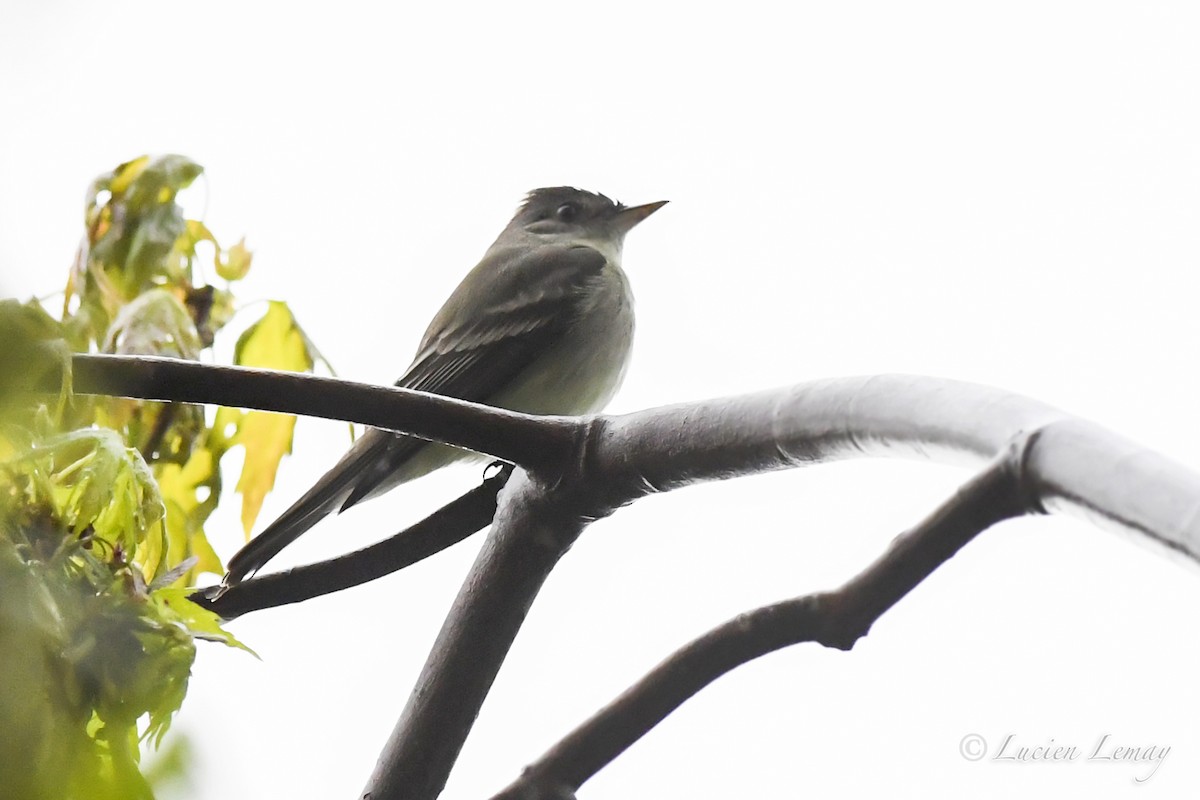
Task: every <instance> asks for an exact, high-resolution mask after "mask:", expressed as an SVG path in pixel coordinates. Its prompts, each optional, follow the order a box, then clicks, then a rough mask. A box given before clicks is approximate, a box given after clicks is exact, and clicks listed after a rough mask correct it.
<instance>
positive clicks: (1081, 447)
mask: <svg viewBox="0 0 1200 800" xmlns="http://www.w3.org/2000/svg"><path fill="white" fill-rule="evenodd" d="M597 428H598V431H597V433H596V435H595V436H594V441H593V446H592V449H591V452H590V455H589V457H590V459H591V468H592V469H593V470H594V471H595V473H596V474H598V475H603V476H605V477H604V479H603V480H604V482H605V485H606V487H607V489H608V492H609V494H608V496H607V497H606V502H607V503H608V504H609V505H611V506H612V507H616V506H617V505H620V504H622V503H628V502H631V501H632V500H635V499H637V498H639V497H642V496H644V495H646V494H649V493H652V492H658V491H668V490H671V489H675V488H678V487H680V486H686V485H690V484H693V483H697V482H700V481H708V480H723V479H726V478H731V477H736V476H738V475H748V474H752V473H756V472H765V471H768V470H777V469H786V468H792V467H799V466H809V465H812V464H817V463H824V462H828V461H836V460H840V459H844V458H857V457H863V456H901V457H908V458H912V457H918V458H923V459H931V460H935V461H942V462H966V463H967V464H973V465H982V464H986V463H987V462H988V461H990V460H991V459H993V458H995V457H996V455H997V454H998V453H1000V452H1002V451H1003V450H1004V449H1005V447H1007V445H1008V443H1009V442H1010V441H1012V440H1013V438H1014V437H1016V436H1018V435H1021V434H1022V433H1032V432H1034V431H1036V432H1037V434H1038V439H1039V443H1038V447H1037V448H1035V449H1034V451H1033V454H1032V455H1031V458H1033V459H1034V463H1032V464H1031V465H1030V466H1031V468H1032V470H1033V472H1035V473H1036V474H1037V475H1038V480H1039V481H1040V482H1041V485H1040V487H1039V495H1040V496H1041V498H1042V500H1043V503H1044V504H1045V507H1046V509H1047V510H1048V511H1052V512H1066V513H1070V514H1072V515H1075V516H1078V517H1081V518H1083V519H1085V520H1087V521H1088V522H1091V523H1099V524H1101V525H1104V526H1106V527H1109V528H1112V529H1116V530H1119V531H1122V532H1125V533H1133V534H1135V535H1136V536H1137V537H1138V538H1140V539H1142V540H1143V541H1149V542H1151V543H1152V544H1155V545H1159V546H1160V549H1164V550H1166V551H1167V553H1168V554H1169V555H1175V556H1178V555H1183V556H1186V557H1187V559H1188V560H1189V561H1190V562H1191V563H1192V564H1193V565H1194V564H1195V563H1196V562H1197V561H1200V475H1198V474H1197V473H1196V472H1194V471H1193V470H1191V469H1188V468H1187V467H1184V466H1182V465H1180V464H1178V463H1177V462H1175V461H1172V460H1171V459H1169V458H1166V457H1165V456H1163V455H1160V454H1158V453H1155V452H1154V451H1152V450H1149V449H1147V448H1146V447H1143V446H1142V445H1139V444H1137V443H1136V442H1133V441H1130V440H1129V439H1126V438H1124V437H1122V436H1118V435H1117V434H1115V433H1112V432H1111V431H1108V430H1105V429H1104V428H1102V427H1100V426H1099V425H1096V424H1094V423H1091V422H1087V421H1085V420H1082V419H1079V418H1077V417H1073V416H1071V415H1069V414H1067V413H1066V412H1063V411H1060V410H1058V409H1056V408H1054V407H1052V406H1048V405H1045V404H1043V403H1040V402H1038V401H1036V400H1031V399H1029V398H1027V397H1022V396H1021V395H1017V394H1013V393H1011V392H1006V391H1003V390H1001V389H995V388H992V387H990V386H981V385H978V384H972V383H964V382H961V381H949V380H939V379H936V378H926V377H921V376H917V375H876V376H867V377H854V378H834V379H829V380H823V381H813V382H811V383H803V384H798V385H796V386H792V387H787V388H780V389H773V390H770V391H766V392H759V393H756V394H747V395H741V396H738V397H727V398H719V399H715V400H705V401H701V402H697V403H688V404H683V405H676V406H666V407H663V408H655V409H649V410H647V411H640V412H637V413H634V414H627V415H624V416H618V417H602V418H600V419H599V420H598V421H597Z"/></svg>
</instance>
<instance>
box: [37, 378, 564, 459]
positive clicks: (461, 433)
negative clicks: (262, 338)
mask: <svg viewBox="0 0 1200 800" xmlns="http://www.w3.org/2000/svg"><path fill="white" fill-rule="evenodd" d="M72 361H73V368H74V385H73V388H74V390H75V391H76V392H79V393H80V394H105V395H114V396H118V397H133V398H138V399H142V400H162V401H174V402H180V403H207V404H212V405H222V406H235V407H239V408H253V409H258V410H260V411H277V412H280V413H285V414H304V415H306V416H310V417H323V418H325V419H336V420H342V421H344V422H358V423H361V424H363V425H370V426H372V427H376V428H386V429H389V430H394V431H399V432H402V433H407V434H411V435H413V436H417V437H419V438H422V439H427V440H430V441H435V442H442V443H443V444H449V445H453V446H455V447H462V448H464V449H467V450H474V451H476V452H479V453H486V454H488V455H490V456H494V457H495V458H499V459H502V460H504V461H509V462H512V463H515V464H521V465H522V466H526V467H528V468H531V469H541V470H546V471H553V470H556V469H561V468H562V466H563V464H564V459H566V458H569V457H570V455H571V454H572V452H573V451H574V448H575V439H576V437H577V436H578V431H579V420H578V419H576V418H572V417H538V416H533V415H530V414H519V413H517V412H515V411H506V410H503V409H498V408H491V407H489V406H484V405H480V404H478V403H468V402H465V401H463V400H455V399H452V398H449V397H443V396H441V395H436V394H429V393H427V392H416V391H413V390H411V389H401V388H399V387H397V386H372V385H370V384H366V383H356V382H354V381H346V380H339V379H336V378H325V377H320V376H317V375H305V374H303V373H298V372H279V371H276V370H266V369H249V368H247V367H226V366H217V365H214V364H201V363H199V362H196V361H185V360H182V359H174V358H157V357H152V356H114V355H94V354H93V355H80V354H76V355H75V356H74V358H73V360H72ZM52 377H53V378H54V381H55V382H54V384H53V385H47V386H45V387H44V388H45V389H46V390H47V391H51V392H57V391H58V384H57V380H58V376H52Z"/></svg>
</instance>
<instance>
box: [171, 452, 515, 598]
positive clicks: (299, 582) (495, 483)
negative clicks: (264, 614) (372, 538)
mask: <svg viewBox="0 0 1200 800" xmlns="http://www.w3.org/2000/svg"><path fill="white" fill-rule="evenodd" d="M511 473H512V467H507V466H506V467H505V468H504V469H503V470H502V471H501V472H500V473H498V474H496V475H493V476H491V477H490V478H487V479H486V480H484V482H483V483H482V484H481V485H480V486H476V487H475V488H474V489H472V490H471V491H469V492H467V493H466V494H464V495H463V496H462V497H459V498H458V499H456V500H454V501H452V502H450V503H448V504H447V505H445V506H443V507H442V508H440V509H438V510H437V511H435V512H434V513H433V514H431V515H429V516H428V517H426V518H425V519H423V520H421V521H420V522H418V523H416V524H415V525H413V526H411V527H409V528H407V529H405V530H403V531H401V532H400V533H397V534H396V535H395V536H392V537H390V538H388V539H385V540H384V541H382V542H378V543H377V544H373V545H371V546H369V547H364V548H362V549H361V550H355V551H354V552H353V553H347V554H346V555H344V556H339V557H338V558H333V559H330V560H328V561H321V562H319V563H316V564H308V565H306V566H303V567H296V568H295V569H289V570H287V571H285V572H276V573H272V574H270V575H261V576H258V577H255V578H252V579H250V580H248V581H243V582H241V583H238V584H234V585H233V586H231V587H228V588H226V589H225V591H224V592H223V593H221V594H219V595H218V596H216V597H215V598H210V597H209V596H208V593H207V592H206V591H204V590H202V591H200V592H196V593H195V594H193V595H192V599H193V600H195V601H196V602H197V603H199V604H200V605H202V606H204V607H206V608H208V609H209V610H210V611H213V612H215V613H217V614H220V615H221V616H222V617H224V618H225V619H233V618H234V617H238V616H241V615H242V614H246V613H249V612H251V611H259V610H261V609H264V608H274V607H275V606H282V605H288V604H289V603H299V602H301V601H302V600H308V599H310V598H313V597H319V596H321V595H323V594H330V593H331V592H337V591H341V590H342V589H349V588H350V587H352V586H358V585H359V584H361V583H367V582H368V581H373V580H375V579H376V578H382V577H383V576H384V575H390V574H391V573H393V572H396V571H397V570H401V569H404V568H405V567H407V566H410V565H412V564H415V563H417V562H418V561H421V560H422V559H425V558H428V557H429V556H431V555H433V554H434V553H439V552H441V551H442V550H445V549H446V548H447V547H449V546H450V545H452V544H457V543H458V542H460V541H462V540H463V539H465V538H467V537H468V536H470V535H471V534H473V533H475V532H476V531H478V530H480V529H482V528H484V527H486V526H487V525H488V524H489V523H490V522H491V521H492V517H493V516H494V515H495V513H496V494H497V493H498V492H499V491H500V489H502V488H503V487H504V484H505V482H506V481H507V480H508V477H509V475H510V474H511ZM214 588H215V587H214Z"/></svg>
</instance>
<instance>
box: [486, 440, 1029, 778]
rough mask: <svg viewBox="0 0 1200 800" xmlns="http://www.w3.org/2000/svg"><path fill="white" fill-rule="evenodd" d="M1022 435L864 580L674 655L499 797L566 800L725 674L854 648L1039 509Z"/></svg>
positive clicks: (759, 616)
mask: <svg viewBox="0 0 1200 800" xmlns="http://www.w3.org/2000/svg"><path fill="white" fill-rule="evenodd" d="M1029 442H1030V440H1029V439H1026V438H1021V439H1020V440H1019V441H1018V442H1017V443H1016V444H1015V445H1014V446H1013V447H1011V448H1010V449H1009V450H1008V451H1007V452H1006V453H1005V454H1004V455H1003V456H1002V457H1001V458H999V459H997V460H996V461H994V462H993V463H992V464H991V465H990V466H989V467H987V468H986V469H985V470H984V471H983V472H981V473H979V474H978V475H977V476H976V477H974V478H973V479H972V480H970V481H969V482H968V483H966V484H965V485H964V486H962V487H961V488H960V489H959V490H958V492H956V493H955V495H954V496H953V497H952V498H950V499H949V500H948V501H947V502H945V503H944V504H943V505H942V506H941V507H940V508H938V509H937V510H936V511H935V512H934V513H933V514H931V515H930V516H929V517H927V518H926V519H925V520H924V521H922V522H921V523H920V524H918V525H917V526H916V527H914V528H912V529H910V530H909V531H907V532H905V533H903V534H901V535H900V536H899V537H897V538H896V539H895V540H894V541H893V542H892V543H891V545H890V546H889V547H888V549H887V551H886V552H885V553H884V554H883V555H882V556H880V557H879V558H878V559H876V561H875V562H874V563H873V564H871V565H870V566H869V567H867V569H866V570H864V571H863V572H862V573H860V574H859V575H858V576H856V577H855V578H854V579H852V580H851V581H850V582H848V583H846V584H845V585H844V586H842V587H841V588H840V589H838V590H836V591H833V592H826V593H820V594H811V595H807V596H805V597H798V598H795V599H792V600H787V601H784V602H782V603H776V604H774V605H770V606H764V607H762V608H759V609H756V610H754V611H751V612H748V613H745V614H741V615H739V616H737V617H735V618H734V619H732V620H729V621H728V622H726V623H724V624H723V625H721V626H719V627H717V628H715V629H713V630H711V631H709V632H708V633H706V634H705V635H703V636H701V637H700V638H698V639H696V640H694V641H692V642H691V643H689V644H688V645H686V646H685V647H683V648H682V649H680V650H678V651H676V652H675V653H674V654H673V655H671V656H670V657H669V658H667V660H665V661H663V662H662V663H661V664H659V665H658V666H657V667H655V668H654V670H653V671H651V672H650V673H649V674H648V675H646V676H645V677H644V678H642V679H641V680H640V681H638V683H636V684H635V685H634V686H632V687H631V688H630V689H628V690H627V691H626V692H625V693H624V694H622V695H621V696H620V697H618V698H617V699H616V700H614V701H613V702H612V703H610V704H609V705H608V706H606V707H605V708H604V709H602V710H601V711H599V712H598V713H597V714H596V715H595V716H593V717H592V718H591V719H589V720H588V721H587V722H585V723H583V724H582V725H581V726H579V727H578V728H576V729H575V730H574V731H572V732H571V733H570V734H568V735H567V736H566V738H564V739H562V740H561V741H560V742H559V743H558V744H556V745H555V746H554V747H553V748H551V749H550V750H549V751H548V752H547V753H546V754H545V755H543V756H542V757H541V758H540V759H538V760H537V761H536V762H535V763H533V764H532V765H530V766H529V767H526V769H525V770H524V772H523V773H522V775H521V777H520V778H518V779H517V780H516V781H514V782H513V783H512V784H510V785H509V786H508V788H506V789H505V790H504V791H502V792H500V793H499V794H497V795H496V796H495V797H494V798H493V800H567V798H573V797H574V796H575V795H574V793H575V791H576V790H578V789H579V787H580V786H581V785H583V783H584V782H585V781H587V780H588V779H589V778H591V777H592V776H593V775H595V774H596V773H597V772H598V771H599V770H600V769H602V768H603V767H605V766H606V765H608V764H609V763H610V762H611V761H612V760H613V759H615V758H616V757H617V756H619V755H620V754H621V753H622V752H624V751H625V749H626V748H628V747H629V746H630V745H632V744H633V743H634V742H636V741H637V740H638V739H640V738H641V737H642V736H644V735H645V734H646V733H648V732H649V731H650V730H651V729H652V728H653V727H654V726H655V725H657V724H658V723H659V722H662V721H663V720H664V719H665V718H666V717H667V716H668V715H669V714H670V713H671V712H672V711H674V710H675V709H676V708H678V707H679V706H680V705H682V704H683V703H684V701H686V700H688V699H689V698H691V697H692V696H694V695H695V694H697V693H698V692H699V691H700V690H702V689H703V688H704V687H706V686H708V685H709V684H710V683H712V682H713V681H715V680H716V679H717V678H719V677H721V676H722V675H724V674H725V673H727V672H730V671H732V670H733V669H735V668H737V667H739V666H741V665H743V664H746V663H747V662H749V661H752V660H754V659H756V658H758V657H760V656H763V655H766V654H767V653H771V652H774V651H775V650H779V649H782V648H784V647H789V646H791V645H794V644H799V643H802V642H818V643H820V644H823V645H825V646H826V647H836V648H838V649H839V650H849V649H850V648H851V647H853V646H854V644H855V642H857V641H858V639H860V638H861V637H863V636H865V635H866V634H867V632H868V631H869V630H870V628H871V626H872V625H873V624H874V622H875V621H876V620H877V619H878V618H879V617H880V616H882V615H883V613H884V612H886V611H887V610H888V609H890V608H891V607H892V606H893V605H895V604H896V603H897V602H899V601H900V599H901V598H903V597H904V596H905V595H906V594H908V593H909V592H910V591H912V590H913V589H914V588H915V587H916V586H917V585H918V584H920V583H921V581H923V580H925V579H926V578H927V577H929V575H931V574H932V573H933V571H934V570H936V569H937V568H938V567H939V566H941V565H942V564H944V563H945V562H946V561H947V560H949V559H950V558H951V557H952V556H953V555H954V554H955V553H957V552H958V550H959V549H960V548H962V547H963V546H964V545H966V544H967V543H968V542H969V541H971V540H972V539H973V538H975V536H977V535H978V534H979V533H981V532H982V531H984V530H986V529H987V528H989V527H991V526H992V525H995V524H996V523H997V522H1000V521H1002V520H1005V519H1009V518H1011V517H1016V516H1019V515H1021V514H1025V513H1029V512H1030V511H1036V510H1038V506H1037V505H1036V499H1035V498H1032V497H1030V496H1029V495H1028V494H1027V484H1028V476H1027V475H1026V473H1025V469H1026V467H1025V465H1026V452H1027V451H1026V446H1027V445H1028V444H1029Z"/></svg>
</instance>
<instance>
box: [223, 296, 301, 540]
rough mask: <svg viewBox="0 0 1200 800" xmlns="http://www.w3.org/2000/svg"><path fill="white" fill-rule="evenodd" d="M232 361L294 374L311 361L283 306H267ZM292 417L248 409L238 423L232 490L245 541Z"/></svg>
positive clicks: (285, 448) (286, 447)
mask: <svg viewBox="0 0 1200 800" xmlns="http://www.w3.org/2000/svg"><path fill="white" fill-rule="evenodd" d="M234 361H235V362H236V363H237V364H239V365H241V366H247V367H269V368H272V369H284V370H291V371H294V372H304V371H308V370H310V369H312V365H313V359H312V355H311V354H310V353H309V349H308V344H307V342H306V341H305V338H304V335H303V334H302V333H301V331H300V329H299V328H298V327H297V326H296V320H295V318H294V317H293V316H292V312H291V311H290V310H289V309H288V307H287V305H286V304H285V303H280V302H272V303H271V304H270V306H269V307H268V309H267V313H266V315H265V316H263V318H262V319H261V320H259V321H258V322H257V323H255V324H254V326H252V327H251V328H250V329H249V330H247V331H246V332H245V333H244V334H242V336H241V338H240V339H239V340H238V343H237V347H236V349H235V351H234ZM295 427H296V418H295V417H293V416H289V415H284V414H271V413H268V412H264V411H250V412H248V413H247V414H246V415H245V416H243V417H241V419H240V420H239V422H238V432H237V435H236V437H235V441H236V443H237V444H240V445H243V446H244V447H245V450H246V459H245V462H244V464H243V465H242V474H241V476H240V477H239V478H238V484H237V491H238V492H240V493H241V494H242V527H243V528H244V529H245V532H246V536H247V538H249V536H250V531H251V530H252V529H253V528H254V521H255V520H256V519H257V518H258V512H259V511H260V510H262V503H263V498H265V497H266V496H267V492H269V491H271V489H272V488H274V486H275V475H276V473H277V472H278V470H279V462H280V461H281V460H282V459H283V457H284V456H285V455H287V454H288V453H290V452H291V451H292V433H293V431H294V430H295Z"/></svg>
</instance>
